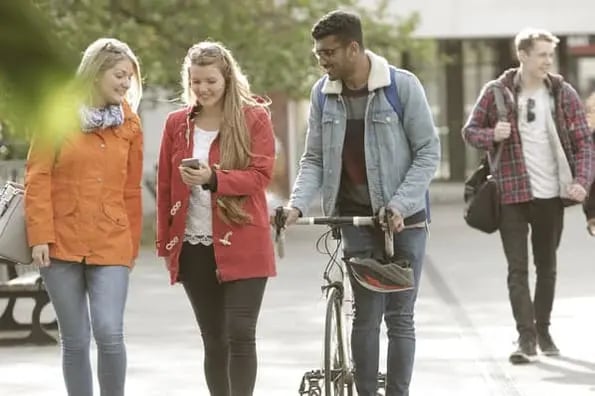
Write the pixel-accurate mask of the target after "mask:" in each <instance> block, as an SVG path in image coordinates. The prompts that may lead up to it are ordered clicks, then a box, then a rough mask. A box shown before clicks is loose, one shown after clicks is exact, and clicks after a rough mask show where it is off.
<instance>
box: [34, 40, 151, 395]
mask: <svg viewBox="0 0 595 396" xmlns="http://www.w3.org/2000/svg"><path fill="white" fill-rule="evenodd" d="M77 76H78V77H79V78H80V79H81V80H82V82H83V83H84V84H88V94H89V95H88V97H87V100H85V103H84V104H82V106H81V107H80V131H77V132H76V133H72V134H68V135H66V136H65V137H64V138H62V139H60V141H59V143H51V142H48V141H46V140H44V139H41V137H38V138H34V139H33V141H32V144H31V147H30V151H29V156H28V159H27V169H26V174H25V212H26V223H27V236H28V240H29V245H30V246H31V247H32V248H33V259H34V263H35V264H37V265H38V266H40V267H41V275H42V277H43V280H44V283H45V286H46V288H47V290H48V293H49V295H50V298H51V301H52V303H53V305H54V309H55V311H56V316H57V318H58V324H59V328H60V339H61V344H62V368H63V374H64V380H65V383H66V388H67V392H68V395H69V396H91V395H92V393H93V381H92V374H91V364H90V356H89V344H90V334H91V332H90V329H91V328H92V329H93V335H94V338H95V341H96V343H97V351H98V364H97V367H98V378H99V385H100V388H101V394H102V395H109V396H122V395H124V383H125V376H126V349H125V346H124V337H123V316H124V306H125V302H126V296H127V292H128V277H129V271H130V268H131V267H132V265H133V264H134V260H135V258H136V257H137V255H138V248H139V243H140V233H141V218H142V209H141V175H142V161H143V135H142V131H141V126H140V120H139V117H138V116H137V115H136V113H135V110H136V108H137V106H138V104H139V101H140V97H141V93H142V87H141V73H140V67H139V64H138V60H137V58H136V56H135V55H134V53H133V52H132V51H131V50H130V48H129V47H128V45H126V44H125V43H123V42H121V41H118V40H116V39H106V38H104V39H99V40H97V41H95V42H94V43H92V44H91V45H90V46H89V47H88V48H87V49H86V51H85V53H84V55H83V59H82V61H81V63H80V66H79V68H78V72H77Z"/></svg>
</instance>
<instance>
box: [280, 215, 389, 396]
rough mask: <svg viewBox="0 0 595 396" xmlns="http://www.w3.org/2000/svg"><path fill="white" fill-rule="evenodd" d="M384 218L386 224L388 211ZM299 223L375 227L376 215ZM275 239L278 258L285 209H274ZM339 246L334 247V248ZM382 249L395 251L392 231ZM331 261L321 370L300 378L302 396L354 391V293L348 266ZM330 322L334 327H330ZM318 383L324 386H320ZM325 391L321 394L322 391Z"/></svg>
mask: <svg viewBox="0 0 595 396" xmlns="http://www.w3.org/2000/svg"><path fill="white" fill-rule="evenodd" d="M386 216H387V217H386V218H385V219H383V220H384V222H385V224H389V223H388V221H389V219H388V214H387V215H386ZM296 224H298V225H327V226H331V227H332V228H336V227H339V226H342V225H353V226H372V227H378V226H379V225H380V219H379V217H378V216H373V217H372V216H371V217H357V216H356V217H305V218H299V219H297V221H296ZM274 225H275V242H276V245H277V252H278V254H279V256H280V257H283V255H284V233H283V231H284V229H285V212H284V210H283V208H277V210H276V213H275V219H274ZM338 248H339V246H337V249H338ZM385 252H386V254H387V256H388V257H392V256H393V254H394V246H393V232H392V231H391V230H389V229H388V227H387V230H385ZM331 263H334V264H336V265H337V266H338V268H339V272H340V274H341V279H339V280H333V279H331V277H330V275H329V270H330V268H332V266H331V265H329V267H327V270H325V272H324V275H323V278H324V280H325V283H326V284H325V285H323V286H322V290H323V292H325V295H326V320H325V330H324V333H325V340H324V358H323V370H320V369H319V370H312V371H308V372H306V373H305V374H304V376H303V377H302V382H301V384H300V388H299V394H300V395H304V396H322V395H323V394H324V396H344V395H346V396H352V395H353V392H354V389H353V388H354V380H353V362H352V357H351V331H350V329H351V325H352V317H353V294H352V291H351V284H350V281H349V276H348V275H347V266H346V264H345V263H344V262H343V261H342V260H336V259H335V257H334V255H333V256H332V257H331ZM333 325H334V326H335V327H334V328H333ZM332 337H336V340H335V341H336V343H337V344H338V345H337V346H336V347H337V348H338V349H337V350H336V351H333V350H332V348H333V345H332V342H333V339H332ZM321 382H322V383H323V387H322V388H321V386H320V385H321ZM323 392H324V393H323Z"/></svg>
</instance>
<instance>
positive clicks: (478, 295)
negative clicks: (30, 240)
mask: <svg viewBox="0 0 595 396" xmlns="http://www.w3.org/2000/svg"><path fill="white" fill-rule="evenodd" d="M567 214H568V215H567V218H566V230H565V235H564V239H563V242H562V248H561V252H560V269H559V287H558V296H557V300H556V305H555V310H554V317H553V323H554V326H553V334H554V337H555V339H556V341H557V343H558V345H559V347H560V349H561V350H562V352H563V356H562V357H561V358H556V359H552V358H545V357H542V358H540V361H539V363H537V364H534V365H530V366H522V367H513V366H511V365H509V364H508V362H507V356H508V354H509V353H510V352H511V350H512V347H513V345H512V341H513V340H514V338H515V335H514V331H513V328H512V319H511V314H510V308H509V306H508V300H507V296H506V287H505V277H506V274H505V264H504V261H503V260H504V258H503V255H502V252H501V251H500V245H499V240H498V237H497V235H490V236H488V235H483V234H480V233H477V232H474V231H472V230H470V229H468V228H467V227H466V226H465V225H464V224H463V222H462V220H461V208H460V207H458V206H454V205H436V206H435V208H434V210H433V218H434V222H433V226H432V234H431V240H430V244H429V251H428V260H427V262H426V265H425V269H424V276H423V283H422V285H421V291H420V298H419V302H418V306H417V318H416V322H417V329H418V332H417V334H418V349H417V361H416V367H415V373H414V379H413V385H412V389H411V395H412V396H451V395H452V396H454V395H457V396H465V395H470V396H471V395H473V396H549V395H564V396H588V395H595V357H594V356H595V342H593V334H595V321H594V320H593V319H592V318H593V315H592V312H593V307H595V286H594V283H593V279H595V276H594V275H595V268H593V260H592V257H593V247H594V244H595V239H591V238H589V237H588V236H587V234H586V232H585V231H584V227H583V224H582V221H583V220H582V217H581V214H580V211H579V210H578V208H574V209H571V210H569V211H568V212H567ZM322 231H323V229H321V228H316V229H313V228H308V229H306V228H299V229H298V228H295V229H291V230H290V233H289V235H288V246H287V248H286V250H287V258H286V259H284V260H282V261H280V262H279V266H278V270H279V276H278V277H277V278H275V279H273V280H271V281H270V283H269V287H268V290H267V293H266V296H265V301H264V306H263V310H262V313H261V321H260V324H259V331H258V349H259V358H260V367H259V375H258V384H257V392H256V393H255V395H257V396H278V395H279V396H285V395H297V388H298V385H299V381H300V379H301V376H302V375H303V373H304V372H305V371H307V370H310V369H314V368H317V367H318V366H319V362H320V359H321V347H322V324H323V323H322V319H323V300H322V298H321V293H320V288H319V286H320V276H321V272H322V264H323V261H322V260H323V257H322V256H319V255H318V254H316V253H315V251H314V243H315V241H316V239H317V237H318V236H319V235H320V233H321V232H322ZM0 304H2V305H0V308H2V307H3V304H4V301H0ZM17 308H18V312H17V314H18V317H19V319H26V317H27V315H28V314H29V312H30V305H28V302H23V303H19V304H18V306H17ZM46 311H47V312H44V316H45V317H46V319H51V318H52V317H53V316H52V311H51V309H48V310H46ZM126 328H127V331H126V334H127V347H128V356H129V371H128V386H127V389H128V395H130V396H182V395H208V392H207V391H206V388H205V385H204V380H203V374H202V364H201V360H202V346H201V343H200V338H199V335H198V331H197V328H196V325H195V323H194V320H193V316H192V311H191V308H190V306H189V304H188V302H187V300H186V297H185V296H184V294H183V291H182V289H181V287H179V286H175V287H170V286H169V285H168V284H167V276H166V273H165V270H164V269H163V265H162V264H161V263H160V262H159V260H157V259H156V258H155V257H154V256H153V253H152V252H151V251H148V250H146V251H143V253H142V258H141V260H139V265H138V267H137V268H136V269H135V270H134V272H133V273H132V282H131V289H130V297H129V303H128V307H127V313H126ZM59 359H60V351H59V349H58V347H56V346H52V347H34V346H27V347H12V348H2V349H0V395H2V396H3V395H23V396H58V395H64V394H65V393H64V390H63V385H62V377H61V369H60V360H59ZM96 394H97V395H98V394H99V393H98V392H97V393H96Z"/></svg>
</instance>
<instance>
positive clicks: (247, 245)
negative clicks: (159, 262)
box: [157, 107, 276, 284]
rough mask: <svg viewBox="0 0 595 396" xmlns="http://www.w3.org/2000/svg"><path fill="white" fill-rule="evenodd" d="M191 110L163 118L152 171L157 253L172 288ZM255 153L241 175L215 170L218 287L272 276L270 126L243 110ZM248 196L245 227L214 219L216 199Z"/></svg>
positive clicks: (262, 113)
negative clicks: (167, 270) (164, 260)
mask: <svg viewBox="0 0 595 396" xmlns="http://www.w3.org/2000/svg"><path fill="white" fill-rule="evenodd" d="M190 111H191V109H190V108H186V109H182V110H178V111H175V112H172V113H170V114H169V116H168V117H167V121H166V124H165V130H164V132H163V137H162V140H161V149H160V154H159V166H158V171H157V254H158V255H159V256H161V257H166V256H170V257H171V265H170V276H171V283H172V284H173V283H175V282H176V281H177V280H178V269H179V257H180V252H181V250H182V243H183V240H184V230H185V228H186V214H187V209H188V201H189V198H190V189H189V188H188V187H187V186H186V185H185V184H184V183H183V182H182V178H181V176H180V172H179V170H178V166H179V165H180V162H181V160H182V159H183V158H191V157H192V153H193V151H194V141H193V136H194V134H193V133H187V132H188V131H190V132H191V131H193V130H194V127H193V123H192V121H191V120H190ZM244 115H245V117H246V125H247V127H248V130H249V133H250V136H251V147H250V149H251V151H252V153H253V154H254V156H253V157H252V160H251V162H250V165H249V166H248V168H246V169H242V170H215V172H216V175H217V191H216V192H214V193H212V195H211V205H212V208H213V216H212V218H213V222H212V224H213V247H214V249H215V261H216V263H217V272H218V278H219V280H220V281H222V282H226V281H232V280H237V279H247V278H257V277H269V276H274V275H275V274H276V271H275V256H274V251H273V242H272V239H271V232H270V228H269V227H270V226H269V219H268V211H267V202H266V195H265V192H266V188H267V186H268V184H269V182H270V181H271V176H272V173H273V164H274V159H275V140H274V135H273V126H272V122H271V119H270V116H269V114H268V112H267V111H266V110H265V109H264V108H261V107H247V108H245V109H244ZM219 144H220V139H219V137H217V138H216V139H215V140H214V141H213V144H212V145H211V149H210V151H209V165H211V166H216V165H217V164H218V163H219V158H220V155H219ZM229 195H235V196H240V195H242V196H248V197H249V198H248V199H247V200H246V201H245V206H244V208H245V210H246V211H247V212H248V213H249V214H250V215H251V216H252V222H251V223H249V224H247V225H236V224H226V223H225V222H223V220H221V218H219V216H218V215H217V211H216V208H217V204H218V203H217V198H218V197H220V196H229Z"/></svg>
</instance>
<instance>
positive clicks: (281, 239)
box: [274, 206, 287, 258]
mask: <svg viewBox="0 0 595 396" xmlns="http://www.w3.org/2000/svg"><path fill="white" fill-rule="evenodd" d="M286 220H287V215H286V214H285V210H284V209H283V207H282V206H278V207H277V208H276V209H275V221H274V223H275V245H276V247H277V255H278V256H279V258H283V257H284V256H285V233H284V230H285V221H286Z"/></svg>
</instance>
